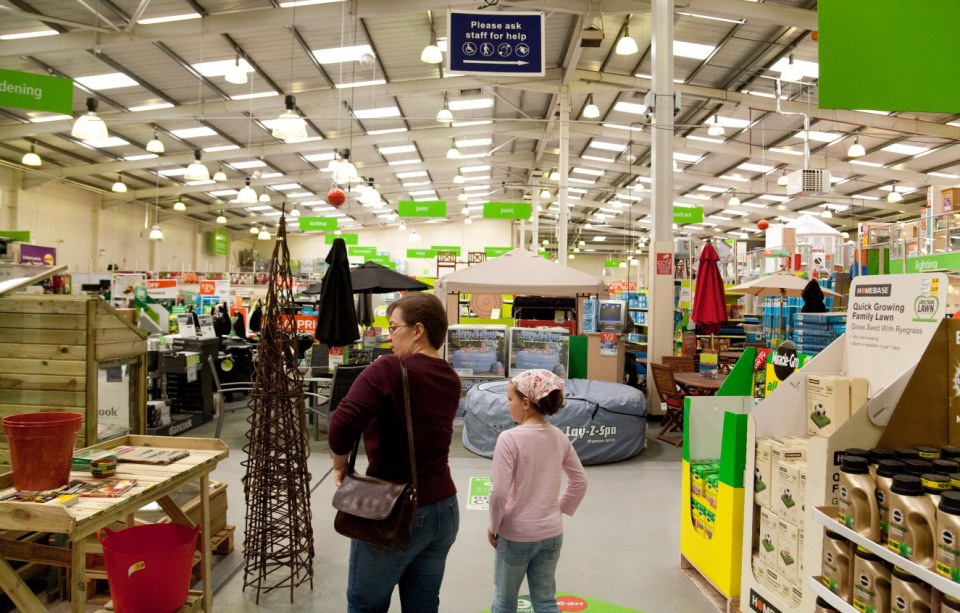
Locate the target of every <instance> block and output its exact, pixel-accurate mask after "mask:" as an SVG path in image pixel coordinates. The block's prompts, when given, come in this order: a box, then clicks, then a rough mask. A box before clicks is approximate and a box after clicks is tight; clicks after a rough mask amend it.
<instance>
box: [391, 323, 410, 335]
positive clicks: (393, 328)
mask: <svg viewBox="0 0 960 613" xmlns="http://www.w3.org/2000/svg"><path fill="white" fill-rule="evenodd" d="M409 327H410V326H409V325H407V324H400V325H397V326H388V327H387V332H389V333H390V334H394V333H396V331H397V330H399V329H400V328H409Z"/></svg>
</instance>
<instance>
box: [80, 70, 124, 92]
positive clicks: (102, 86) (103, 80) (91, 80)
mask: <svg viewBox="0 0 960 613" xmlns="http://www.w3.org/2000/svg"><path fill="white" fill-rule="evenodd" d="M74 81H76V82H77V83H80V84H81V85H83V86H84V87H88V88H90V89H92V90H96V91H103V90H106V89H117V88H120V87H133V86H134V85H140V84H139V83H137V82H136V81H134V80H133V79H131V78H130V77H128V76H127V75H125V74H123V73H122V72H111V73H109V74H98V75H90V76H88V77H77V78H76V79H74Z"/></svg>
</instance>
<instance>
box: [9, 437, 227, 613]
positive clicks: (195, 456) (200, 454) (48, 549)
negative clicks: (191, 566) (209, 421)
mask: <svg viewBox="0 0 960 613" xmlns="http://www.w3.org/2000/svg"><path fill="white" fill-rule="evenodd" d="M122 445H138V446H149V447H156V448H158V449H187V450H189V451H190V455H189V456H188V457H186V458H183V459H181V460H178V461H177V462H174V463H173V464H169V465H166V466H155V465H147V464H129V463H120V464H119V465H118V466H117V474H116V478H118V479H136V480H137V486H136V487H135V488H134V489H133V490H131V491H130V492H129V493H128V494H126V495H124V496H121V497H119V498H82V499H81V500H80V502H78V503H77V504H75V505H71V506H68V507H62V506H50V505H40V504H31V503H23V502H0V531H2V530H20V531H24V532H48V533H54V534H62V535H65V537H66V540H67V544H68V546H67V547H56V546H51V545H41V544H37V543H24V542H21V541H15V540H11V539H3V538H0V588H2V589H3V591H4V592H5V593H6V594H7V596H9V597H10V599H11V600H12V601H13V602H14V604H16V605H17V608H18V609H19V610H20V611H23V612H24V613H38V612H43V611H47V608H46V607H44V605H43V604H41V602H40V600H39V599H38V598H37V597H36V595H35V594H34V593H33V592H32V591H31V590H30V588H29V587H28V586H27V584H26V583H25V582H24V580H23V579H22V578H21V577H20V576H19V575H18V574H17V572H16V571H15V570H14V569H13V568H12V567H11V566H10V563H9V560H19V561H26V562H32V563H42V564H48V565H52V566H61V567H65V568H68V569H70V582H71V585H70V601H71V611H72V612H73V613H82V612H84V611H86V600H87V598H86V589H87V577H86V554H87V548H86V546H85V541H86V540H87V539H88V537H91V536H94V535H95V534H96V533H97V531H98V530H100V529H101V528H105V527H108V526H111V525H112V524H115V523H116V522H122V523H125V524H126V525H128V526H132V525H134V512H135V511H137V510H138V509H140V508H142V507H143V506H145V505H147V504H149V503H151V502H157V503H158V504H160V506H161V507H162V508H163V510H164V511H165V512H166V513H167V514H168V515H169V516H170V518H171V519H172V520H173V521H174V522H176V523H181V524H186V525H190V526H193V525H197V524H199V525H200V526H201V533H200V534H201V537H200V543H201V545H200V574H201V578H202V581H203V592H202V593H200V594H192V596H191V599H190V601H189V602H188V607H186V608H185V609H184V610H189V611H212V610H213V608H212V605H213V595H212V584H211V574H210V556H211V548H210V540H211V536H212V535H211V534H210V499H209V489H210V488H209V477H210V473H211V472H212V471H213V470H214V469H215V468H216V467H217V464H218V463H219V462H220V461H221V460H223V459H224V458H226V457H227V455H228V448H227V446H226V444H224V443H223V442H222V441H219V440H217V439H200V438H179V437H178V438H173V439H172V438H168V437H162V436H139V435H128V436H125V437H121V438H118V439H113V440H111V441H107V442H104V443H101V444H99V445H94V446H93V447H92V448H94V449H113V448H115V447H119V446H122ZM70 477H71V479H88V478H89V477H90V474H89V472H81V471H77V472H73V473H71V475H70ZM191 481H197V482H199V489H200V517H199V521H198V522H197V524H194V523H193V522H191V521H190V518H188V517H187V516H186V514H185V513H184V512H183V511H182V510H181V508H180V507H179V506H178V505H177V504H176V503H174V502H173V500H171V498H170V494H172V493H173V492H175V491H177V490H178V489H179V488H181V487H183V486H184V485H185V484H187V483H190V482H191ZM9 491H12V475H11V474H10V473H6V474H3V475H0V495H2V494H4V493H7V492H9Z"/></svg>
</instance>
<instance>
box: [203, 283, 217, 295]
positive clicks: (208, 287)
mask: <svg viewBox="0 0 960 613" xmlns="http://www.w3.org/2000/svg"><path fill="white" fill-rule="evenodd" d="M200 295H201V296H216V295H217V283H216V281H201V282H200Z"/></svg>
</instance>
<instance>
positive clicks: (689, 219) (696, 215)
mask: <svg viewBox="0 0 960 613" xmlns="http://www.w3.org/2000/svg"><path fill="white" fill-rule="evenodd" d="M673 223H675V224H686V223H703V207H701V206H690V207H687V206H675V207H673Z"/></svg>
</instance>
